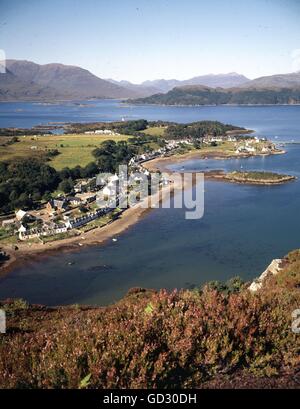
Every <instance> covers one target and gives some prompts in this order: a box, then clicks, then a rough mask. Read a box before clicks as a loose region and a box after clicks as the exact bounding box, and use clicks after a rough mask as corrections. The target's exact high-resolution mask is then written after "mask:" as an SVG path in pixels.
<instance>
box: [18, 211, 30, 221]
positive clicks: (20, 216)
mask: <svg viewBox="0 0 300 409" xmlns="http://www.w3.org/2000/svg"><path fill="white" fill-rule="evenodd" d="M26 215H27V212H25V211H24V210H22V209H20V210H18V211H17V212H16V219H17V220H18V222H20V221H21V220H23V219H24V218H25V216H26Z"/></svg>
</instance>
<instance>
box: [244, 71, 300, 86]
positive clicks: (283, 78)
mask: <svg viewBox="0 0 300 409" xmlns="http://www.w3.org/2000/svg"><path fill="white" fill-rule="evenodd" d="M298 87H300V72H294V73H290V74H277V75H270V76H267V77H260V78H256V79H254V80H252V81H248V82H246V83H245V84H242V85H241V88H298Z"/></svg>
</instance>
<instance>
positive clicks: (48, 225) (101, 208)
mask: <svg viewBox="0 0 300 409" xmlns="http://www.w3.org/2000/svg"><path fill="white" fill-rule="evenodd" d="M86 133H87V134H89V133H101V134H105V135H112V134H114V133H113V132H112V131H111V130H95V131H87V132H86ZM194 142H195V141H194V140H192V139H189V138H186V139H174V140H166V141H165V145H164V146H163V147H160V148H158V149H155V150H152V151H150V152H147V153H143V154H140V155H136V156H134V157H132V158H131V159H130V161H129V163H128V170H129V172H130V173H136V172H139V173H140V174H143V175H144V176H145V177H146V178H149V171H148V170H147V168H146V167H145V166H144V165H143V164H144V163H146V162H147V161H150V160H152V159H155V158H160V157H168V156H172V155H174V154H176V153H182V149H184V150H186V151H190V150H193V149H195V148H194ZM226 143H227V144H228V143H230V149H231V150H232V152H233V153H234V154H235V155H237V156H245V155H257V154H262V155H268V154H272V153H276V151H277V148H276V146H275V145H274V144H273V143H271V142H269V141H268V140H266V139H265V138H259V137H257V136H255V137H249V136H247V137H244V136H240V135H232V134H230V133H229V134H226V135H223V136H206V137H205V138H203V140H202V148H203V149H205V147H218V146H219V147H220V146H222V145H224V144H225V145H226ZM200 150H201V149H200ZM124 177H125V176H124ZM119 178H122V174H121V175H116V174H115V175H112V176H108V177H107V178H100V179H99V178H97V177H92V178H87V179H79V180H77V181H76V184H75V185H74V189H73V191H72V192H71V193H70V194H68V195H59V196H58V197H55V198H52V199H51V200H49V201H48V202H47V203H46V204H44V205H42V206H41V208H39V209H36V210H32V211H26V210H24V209H18V210H17V211H16V213H15V217H10V218H4V219H2V228H3V229H5V231H6V232H7V235H11V236H15V237H17V238H18V239H19V240H21V241H26V240H29V241H30V240H39V241H40V242H44V240H51V238H52V240H55V239H59V238H63V237H65V236H70V235H72V234H73V235H80V234H82V233H83V232H86V231H88V230H89V229H93V228H96V227H101V226H102V225H105V224H107V223H108V222H110V221H111V220H113V219H114V218H115V217H117V216H118V215H119V214H120V213H121V212H122V211H124V209H125V208H126V207H127V206H126V205H125V206H124V203H127V199H128V198H127V195H128V193H129V192H128V191H127V192H118V191H116V190H117V186H118V185H119V182H121V180H119ZM137 179H138V178H137ZM135 182H136V183H139V180H135ZM168 183H169V181H168V180H167V179H164V178H162V177H161V178H160V181H159V185H160V186H161V185H165V184H168ZM131 190H133V191H134V186H132V187H131ZM100 198H101V200H100ZM121 204H123V206H122V205H121ZM97 221H98V223H97ZM93 222H94V223H93Z"/></svg>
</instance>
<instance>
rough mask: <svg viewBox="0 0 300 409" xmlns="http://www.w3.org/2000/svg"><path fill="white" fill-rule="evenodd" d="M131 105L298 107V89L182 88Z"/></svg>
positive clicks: (299, 94)
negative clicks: (277, 105)
mask: <svg viewBox="0 0 300 409" xmlns="http://www.w3.org/2000/svg"><path fill="white" fill-rule="evenodd" d="M129 102H132V103H135V104H161V105H222V104H247V105H249V104H253V105H259V104H261V105H264V104H272V105H276V104H300V87H299V88H295V89H291V88H274V89H271V88H229V89H224V88H210V87H204V86H199V85H196V86H192V85H186V86H183V87H175V88H173V89H172V90H171V91H169V92H167V93H166V94H162V93H160V94H155V95H152V96H150V97H147V98H139V99H135V100H130V101H129Z"/></svg>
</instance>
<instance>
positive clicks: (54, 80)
mask: <svg viewBox="0 0 300 409" xmlns="http://www.w3.org/2000/svg"><path fill="white" fill-rule="evenodd" d="M6 66H7V70H8V74H9V75H7V74H1V79H0V81H1V82H0V100H22V99H25V100H45V99H88V98H127V97H136V96H139V94H137V93H135V92H134V91H133V90H128V89H127V88H124V87H121V86H120V85H117V84H112V83H111V82H109V81H105V80H103V79H101V78H98V77H96V76H95V75H93V74H92V73H90V72H89V71H87V70H85V69H83V68H80V67H75V66H69V65H63V64H45V65H39V64H35V63H33V62H30V61H17V60H7V61H6ZM10 74H12V75H13V77H12V76H11V75H10Z"/></svg>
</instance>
